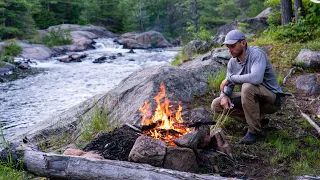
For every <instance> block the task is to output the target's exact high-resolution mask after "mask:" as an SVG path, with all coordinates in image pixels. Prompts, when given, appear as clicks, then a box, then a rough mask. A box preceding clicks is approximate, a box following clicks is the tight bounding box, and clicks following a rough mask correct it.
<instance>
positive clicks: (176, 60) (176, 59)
mask: <svg viewBox="0 0 320 180" xmlns="http://www.w3.org/2000/svg"><path fill="white" fill-rule="evenodd" d="M184 54H185V48H182V49H181V50H180V51H179V52H178V54H177V55H176V56H175V57H174V59H173V61H171V65H173V66H179V65H181V64H182V63H184V62H186V61H189V60H190V59H191V58H190V57H187V56H185V55H184Z"/></svg>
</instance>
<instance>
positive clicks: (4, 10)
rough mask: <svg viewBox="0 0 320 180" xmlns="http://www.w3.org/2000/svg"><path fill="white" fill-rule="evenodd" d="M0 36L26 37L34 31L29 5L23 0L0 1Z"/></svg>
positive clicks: (6, 37) (3, 37) (7, 37)
mask: <svg viewBox="0 0 320 180" xmlns="http://www.w3.org/2000/svg"><path fill="white" fill-rule="evenodd" d="M0 14H1V15H2V16H1V18H0V38H1V39H10V38H28V37H29V36H31V35H32V34H34V33H35V26H34V25H35V23H34V21H33V18H32V16H31V6H30V4H29V3H27V2H26V1H25V0H20V1H10V0H4V1H2V2H0Z"/></svg>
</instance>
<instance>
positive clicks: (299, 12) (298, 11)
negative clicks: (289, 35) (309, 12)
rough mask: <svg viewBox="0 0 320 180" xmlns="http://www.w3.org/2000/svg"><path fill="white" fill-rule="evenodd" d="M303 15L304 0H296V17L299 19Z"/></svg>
mask: <svg viewBox="0 0 320 180" xmlns="http://www.w3.org/2000/svg"><path fill="white" fill-rule="evenodd" d="M302 15H303V9H302V0H294V17H295V20H296V21H298V20H299V18H300V17H301V16H302Z"/></svg>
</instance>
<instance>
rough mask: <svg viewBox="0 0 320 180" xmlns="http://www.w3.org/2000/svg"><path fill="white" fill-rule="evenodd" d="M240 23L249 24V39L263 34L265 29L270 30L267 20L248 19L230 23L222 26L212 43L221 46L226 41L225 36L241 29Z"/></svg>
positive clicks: (247, 30) (247, 34)
mask: <svg viewBox="0 0 320 180" xmlns="http://www.w3.org/2000/svg"><path fill="white" fill-rule="evenodd" d="M239 23H245V24H248V25H249V26H248V27H246V29H245V30H246V32H244V33H245V34H246V37H247V39H248V38H250V37H251V36H253V35H254V34H256V33H258V32H261V31H263V30H265V29H267V28H268V23H267V18H264V17H262V18H247V19H242V20H239V21H234V22H231V23H228V24H226V25H223V26H221V27H220V28H219V29H218V31H217V33H216V34H215V35H214V37H213V39H212V43H213V44H216V45H221V44H222V43H223V41H224V38H225V36H226V35H227V33H228V32H229V31H231V30H234V29H238V28H239Z"/></svg>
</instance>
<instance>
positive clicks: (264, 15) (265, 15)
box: [255, 7, 272, 18]
mask: <svg viewBox="0 0 320 180" xmlns="http://www.w3.org/2000/svg"><path fill="white" fill-rule="evenodd" d="M271 10H272V8H271V7H268V8H266V9H265V10H263V11H262V12H261V13H260V14H258V15H257V16H256V17H255V18H268V17H269V16H270V14H271Z"/></svg>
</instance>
